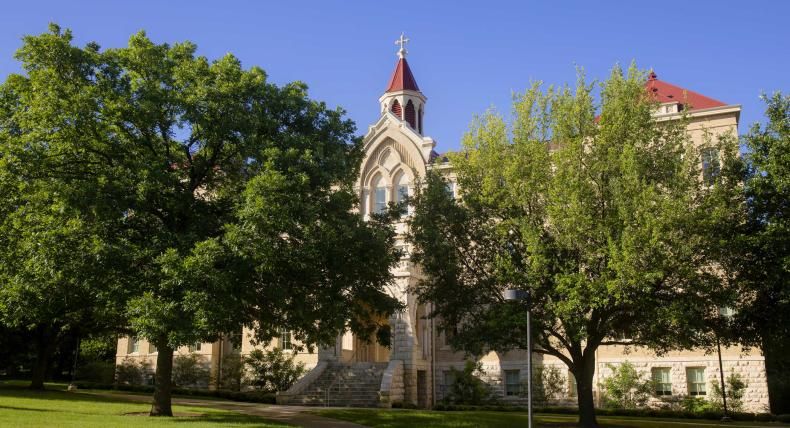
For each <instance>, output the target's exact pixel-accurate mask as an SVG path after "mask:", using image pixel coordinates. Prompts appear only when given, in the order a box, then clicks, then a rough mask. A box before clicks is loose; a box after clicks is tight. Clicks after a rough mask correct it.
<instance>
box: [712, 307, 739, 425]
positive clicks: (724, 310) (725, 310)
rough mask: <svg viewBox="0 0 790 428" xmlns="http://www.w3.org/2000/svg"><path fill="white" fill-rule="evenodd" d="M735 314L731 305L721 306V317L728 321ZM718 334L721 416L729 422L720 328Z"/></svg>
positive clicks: (715, 332)
mask: <svg viewBox="0 0 790 428" xmlns="http://www.w3.org/2000/svg"><path fill="white" fill-rule="evenodd" d="M733 315H734V311H733V310H732V308H729V307H726V306H724V307H720V308H719V317H722V318H725V319H727V321H729V320H730V318H732V316H733ZM713 333H714V334H715V335H716V351H717V352H718V354H719V378H720V379H721V401H722V404H723V407H724V416H723V417H722V418H721V420H722V422H729V421H730V416H729V412H728V411H727V389H726V386H725V383H724V364H722V362H721V341H720V340H719V332H718V329H715V330H714V332H713Z"/></svg>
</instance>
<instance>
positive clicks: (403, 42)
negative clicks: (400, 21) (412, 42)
mask: <svg viewBox="0 0 790 428" xmlns="http://www.w3.org/2000/svg"><path fill="white" fill-rule="evenodd" d="M408 42H409V39H407V38H406V37H405V36H404V35H403V33H400V38H399V39H398V40H395V44H396V45H400V50H398V55H399V56H400V57H401V58H403V57H404V56H405V54H406V43H408Z"/></svg>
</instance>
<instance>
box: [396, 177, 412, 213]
mask: <svg viewBox="0 0 790 428" xmlns="http://www.w3.org/2000/svg"><path fill="white" fill-rule="evenodd" d="M394 184H395V202H396V203H398V204H399V205H400V204H404V203H405V202H406V201H407V199H408V197H409V177H408V176H406V174H405V173H404V172H403V171H401V172H400V173H398V175H397V176H396V177H395V181H394ZM410 208H411V207H408V206H404V207H403V211H401V217H404V216H406V215H407V214H409V212H410Z"/></svg>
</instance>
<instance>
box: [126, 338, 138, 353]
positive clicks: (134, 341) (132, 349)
mask: <svg viewBox="0 0 790 428" xmlns="http://www.w3.org/2000/svg"><path fill="white" fill-rule="evenodd" d="M138 352H140V339H138V338H137V336H131V337H130V338H129V352H128V353H130V354H136V353H138Z"/></svg>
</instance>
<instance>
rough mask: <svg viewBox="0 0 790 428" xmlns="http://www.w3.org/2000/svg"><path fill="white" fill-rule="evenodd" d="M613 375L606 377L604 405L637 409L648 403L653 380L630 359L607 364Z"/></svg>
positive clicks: (603, 386)
mask: <svg viewBox="0 0 790 428" xmlns="http://www.w3.org/2000/svg"><path fill="white" fill-rule="evenodd" d="M607 367H609V369H610V370H612V375H611V376H609V377H607V378H606V379H604V381H603V382H602V383H601V387H602V389H603V391H604V406H605V407H610V408H616V409H635V408H637V407H642V406H644V405H645V404H646V403H647V400H648V398H649V397H650V394H651V392H652V390H653V382H652V381H651V380H650V379H648V378H646V377H645V375H644V374H642V373H639V372H637V371H636V368H634V365H633V364H631V363H630V362H628V361H625V362H623V363H622V364H619V365H618V366H614V365H612V364H607Z"/></svg>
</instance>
